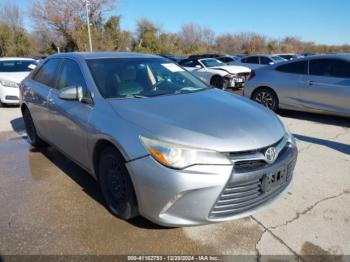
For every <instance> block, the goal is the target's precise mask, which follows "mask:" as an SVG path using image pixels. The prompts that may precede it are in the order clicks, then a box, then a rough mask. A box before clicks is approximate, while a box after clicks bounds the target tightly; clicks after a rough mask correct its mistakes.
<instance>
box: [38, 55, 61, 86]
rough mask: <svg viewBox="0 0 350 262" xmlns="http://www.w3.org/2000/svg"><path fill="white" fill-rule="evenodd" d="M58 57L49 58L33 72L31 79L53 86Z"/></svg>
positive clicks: (58, 62)
mask: <svg viewBox="0 0 350 262" xmlns="http://www.w3.org/2000/svg"><path fill="white" fill-rule="evenodd" d="M60 62H61V60H60V59H50V60H48V61H47V62H46V63H45V64H44V65H43V66H42V67H41V68H40V69H39V71H38V72H36V73H35V75H34V77H33V80H35V81H37V82H40V83H42V84H44V85H47V86H50V87H53V85H54V80H55V76H56V73H57V69H58V66H59V64H60Z"/></svg>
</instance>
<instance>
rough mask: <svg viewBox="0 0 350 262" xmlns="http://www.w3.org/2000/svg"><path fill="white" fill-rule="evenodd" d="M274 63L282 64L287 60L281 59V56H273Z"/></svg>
mask: <svg viewBox="0 0 350 262" xmlns="http://www.w3.org/2000/svg"><path fill="white" fill-rule="evenodd" d="M271 58H272V59H273V60H274V61H276V62H282V61H286V60H287V59H284V58H283V57H280V56H277V55H276V56H272V57H271Z"/></svg>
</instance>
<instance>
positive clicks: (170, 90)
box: [87, 58, 208, 98]
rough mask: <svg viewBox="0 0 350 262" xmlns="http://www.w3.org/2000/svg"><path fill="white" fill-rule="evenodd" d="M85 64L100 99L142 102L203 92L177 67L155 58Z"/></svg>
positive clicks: (93, 61) (97, 61)
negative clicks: (127, 99) (149, 99)
mask: <svg viewBox="0 0 350 262" xmlns="http://www.w3.org/2000/svg"><path fill="white" fill-rule="evenodd" d="M87 64H88V66H89V68H90V71H91V74H92V76H93V78H94V80H95V83H96V85H97V87H98V89H99V91H100V93H101V95H102V96H103V97H104V98H143V97H155V96H160V95H172V94H180V93H191V92H196V91H200V90H204V89H207V88H208V87H207V86H206V85H205V84H204V83H203V82H201V81H200V80H199V79H197V78H196V77H194V76H193V75H191V74H190V73H189V72H187V71H185V70H184V69H182V68H181V67H179V66H178V65H176V64H174V63H171V62H169V61H167V60H164V59H159V58H103V59H89V60H87Z"/></svg>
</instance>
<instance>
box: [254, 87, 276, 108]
mask: <svg viewBox="0 0 350 262" xmlns="http://www.w3.org/2000/svg"><path fill="white" fill-rule="evenodd" d="M252 99H253V100H254V101H256V102H258V103H259V104H262V105H264V106H266V107H267V108H269V109H271V110H272V111H277V110H278V97H277V95H276V93H275V92H274V91H273V90H272V89H270V88H267V87H262V88H259V89H258V90H256V91H255V92H254V94H253V97H252Z"/></svg>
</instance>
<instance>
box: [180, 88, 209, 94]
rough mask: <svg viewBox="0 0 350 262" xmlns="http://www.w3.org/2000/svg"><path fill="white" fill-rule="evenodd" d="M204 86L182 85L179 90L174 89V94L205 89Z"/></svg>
mask: <svg viewBox="0 0 350 262" xmlns="http://www.w3.org/2000/svg"><path fill="white" fill-rule="evenodd" d="M205 89H206V88H192V87H184V88H181V89H179V90H176V91H175V92H174V94H188V93H194V92H199V91H202V90H205Z"/></svg>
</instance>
